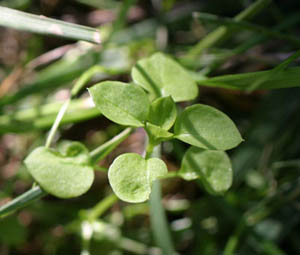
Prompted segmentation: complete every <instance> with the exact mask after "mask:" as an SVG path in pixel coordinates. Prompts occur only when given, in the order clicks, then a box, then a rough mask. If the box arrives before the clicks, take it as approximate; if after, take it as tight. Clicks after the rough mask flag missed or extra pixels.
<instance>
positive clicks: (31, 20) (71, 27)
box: [0, 6, 101, 44]
mask: <svg viewBox="0 0 300 255" xmlns="http://www.w3.org/2000/svg"><path fill="white" fill-rule="evenodd" d="M0 26H4V27H9V28H14V29H17V30H23V31H28V32H33V33H38V34H45V35H54V36H59V37H66V38H70V39H74V40H83V41H87V42H92V43H97V44H98V43H100V42H101V40H100V32H99V31H98V30H97V29H94V28H90V27H86V26H81V25H76V24H72V23H69V22H64V21H60V20H56V19H51V18H47V17H44V16H38V15H34V14H30V13H25V12H21V11H17V10H14V9H10V8H6V7H1V6H0Z"/></svg>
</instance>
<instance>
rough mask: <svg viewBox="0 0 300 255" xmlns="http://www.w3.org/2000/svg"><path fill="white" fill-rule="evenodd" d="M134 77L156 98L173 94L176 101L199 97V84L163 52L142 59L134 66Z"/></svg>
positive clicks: (132, 74) (132, 73)
mask: <svg viewBox="0 0 300 255" xmlns="http://www.w3.org/2000/svg"><path fill="white" fill-rule="evenodd" d="M131 76H132V79H133V81H134V82H135V83H137V84H139V85H141V86H142V87H143V88H144V89H146V90H147V91H149V92H150V94H152V96H153V97H154V98H157V97H162V96H169V95H171V96H172V97H173V99H174V101H175V102H180V101H188V100H192V99H194V98H196V97H197V95H198V86H197V84H196V82H195V80H194V79H193V78H192V77H191V75H190V74H189V73H188V72H187V71H186V70H185V69H184V68H183V67H182V66H181V65H179V64H178V63H177V62H176V61H174V60H173V59H171V58H169V57H167V56H166V55H164V54H162V53H156V54H154V55H152V56H151V57H149V58H145V59H142V60H140V61H138V62H137V64H136V65H135V66H134V67H133V68H132V72H131Z"/></svg>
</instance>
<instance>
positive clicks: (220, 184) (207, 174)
mask: <svg viewBox="0 0 300 255" xmlns="http://www.w3.org/2000/svg"><path fill="white" fill-rule="evenodd" d="M178 174H179V175H180V176H181V177H182V178H183V179H185V180H195V179H198V178H199V179H200V181H201V182H202V184H203V186H204V187H205V189H206V190H207V191H208V192H209V193H211V194H222V193H223V192H225V191H226V190H228V189H229V187H230V186H231V183H232V167H231V163H230V159H229V158H228V156H227V155H226V153H225V152H223V151H211V150H204V149H200V148H197V147H191V148H189V149H188V150H187V152H186V153H185V155H184V157H183V160H182V164H181V169H180V170H179V172H178Z"/></svg>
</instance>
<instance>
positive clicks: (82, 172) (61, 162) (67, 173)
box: [25, 142, 94, 198]
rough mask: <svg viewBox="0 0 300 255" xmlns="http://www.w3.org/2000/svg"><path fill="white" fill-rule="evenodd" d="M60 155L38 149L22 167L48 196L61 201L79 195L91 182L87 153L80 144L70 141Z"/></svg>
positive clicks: (55, 152)
mask: <svg viewBox="0 0 300 255" xmlns="http://www.w3.org/2000/svg"><path fill="white" fill-rule="evenodd" d="M62 152H63V153H61V152H58V151H55V150H53V149H49V148H46V147H38V148H36V149H35V150H34V151H33V152H31V153H30V154H29V156H28V157H27V158H26V159H25V165H26V167H27V169H28V171H29V173H30V174H31V175H32V176H33V178H34V179H35V181H36V182H37V183H38V184H39V185H40V186H41V187H42V188H43V189H44V190H45V191H47V192H48V193H50V194H52V195H54V196H56V197H60V198H71V197H77V196H80V195H82V194H83V193H85V192H86V191H87V190H88V189H89V188H90V187H91V185H92V183H93V180H94V171H93V168H92V167H91V165H90V157H89V153H88V150H87V149H86V148H85V147H84V146H83V145H82V144H80V143H79V142H73V143H71V144H67V145H66V146H65V147H64V148H63V149H62Z"/></svg>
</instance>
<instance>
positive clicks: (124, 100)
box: [89, 81, 150, 127]
mask: <svg viewBox="0 0 300 255" xmlns="http://www.w3.org/2000/svg"><path fill="white" fill-rule="evenodd" d="M89 92H90V94H91V96H92V98H93V101H94V103H95V104H96V106H97V107H98V108H99V110H100V111H101V113H102V114H103V115H104V116H105V117H107V118H108V119H110V120H111V121H114V122H116V123H118V124H120V125H125V126H127V125H128V126H134V127H141V126H143V125H144V121H145V120H146V119H147V116H148V112H149V107H150V106H149V105H150V103H149V100H148V97H147V94H146V93H145V92H144V91H143V89H142V88H140V87H139V86H136V85H134V84H127V83H123V82H117V81H105V82H101V83H98V84H96V85H95V86H93V87H92V88H90V89H89Z"/></svg>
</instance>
